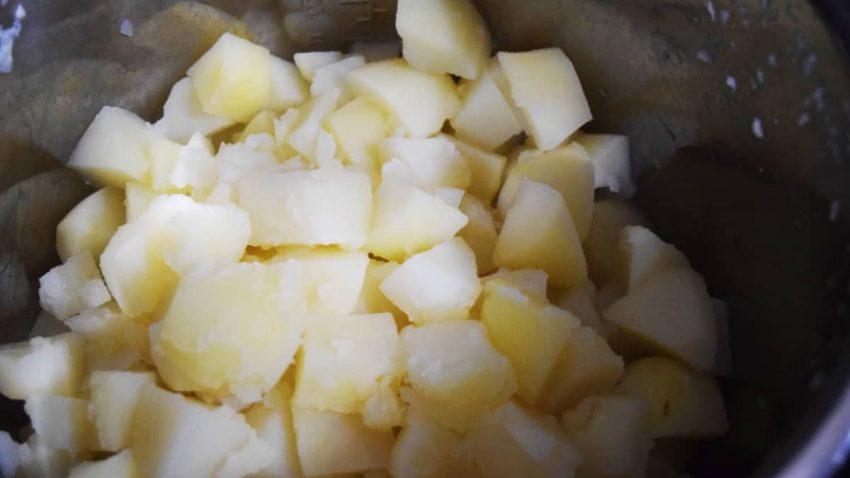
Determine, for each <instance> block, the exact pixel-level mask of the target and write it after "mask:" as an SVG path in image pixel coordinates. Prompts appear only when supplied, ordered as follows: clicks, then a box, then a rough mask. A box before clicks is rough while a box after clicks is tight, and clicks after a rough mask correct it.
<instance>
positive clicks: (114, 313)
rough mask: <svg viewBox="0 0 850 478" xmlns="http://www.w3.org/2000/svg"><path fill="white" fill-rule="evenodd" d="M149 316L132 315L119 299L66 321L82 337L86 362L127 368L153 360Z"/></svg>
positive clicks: (107, 367)
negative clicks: (116, 302)
mask: <svg viewBox="0 0 850 478" xmlns="http://www.w3.org/2000/svg"><path fill="white" fill-rule="evenodd" d="M149 320H150V317H149V316H139V317H133V318H131V317H129V316H127V315H126V314H124V313H122V312H121V310H120V309H119V308H118V305H117V304H115V302H114V301H113V302H109V303H107V304H104V305H102V306H100V307H97V308H95V309H88V310H86V311H84V312H82V313H80V314H79V315H75V316H74V317H71V318H69V319H68V320H66V321H65V324H66V325H67V326H68V328H69V329H71V331H73V332H74V333H76V334H78V335H79V336H80V337H82V339H83V341H84V345H83V352H84V354H85V365H86V369H87V370H88V372H89V373H93V372H95V371H98V370H126V369H128V368H132V367H135V366H138V365H140V364H141V363H147V364H150V363H152V359H151V356H150V345H149V341H148V328H147V322H148V321H149Z"/></svg>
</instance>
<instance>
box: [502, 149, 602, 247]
mask: <svg viewBox="0 0 850 478" xmlns="http://www.w3.org/2000/svg"><path fill="white" fill-rule="evenodd" d="M523 179H530V180H531V181H536V182H538V183H543V184H546V185H549V186H551V187H553V188H555V189H557V190H558V192H560V193H561V195H562V196H563V197H564V201H565V202H566V204H567V208H569V210H570V216H571V217H572V219H573V223H574V224H575V226H576V231H578V235H579V237H580V238H581V239H582V240H584V239H585V238H586V237H587V234H588V232H589V230H590V223H591V220H592V218H593V164H591V162H590V159H589V158H588V157H587V154H586V153H585V152H584V149H583V148H582V147H581V146H579V145H578V144H576V143H571V144H569V145H567V146H563V147H561V148H558V149H555V150H553V151H549V152H546V153H541V154H539V155H535V156H533V157H531V158H529V159H527V160H523V161H518V162H517V163H516V165H515V166H514V167H513V168H511V170H510V171H509V172H508V174H507V177H506V178H505V184H504V185H503V186H502V190H501V192H500V193H499V203H498V206H499V214H501V215H502V217H504V215H505V213H506V211H507V210H508V208H510V206H511V205H512V204H513V202H514V201H515V200H516V195H517V191H518V190H519V185H520V182H522V180H523Z"/></svg>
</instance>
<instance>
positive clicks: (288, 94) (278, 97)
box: [263, 56, 310, 113]
mask: <svg viewBox="0 0 850 478" xmlns="http://www.w3.org/2000/svg"><path fill="white" fill-rule="evenodd" d="M269 80H270V81H271V94H270V95H269V98H268V100H267V101H266V104H265V105H263V109H265V110H270V111H274V112H276V113H283V112H284V111H286V109H287V108H291V107H293V106H297V105H300V104H301V103H303V102H305V101H307V99H308V98H309V97H310V88H309V86H307V82H306V81H304V78H302V77H301V74H300V73H299V72H298V69H297V68H296V67H295V65H293V64H292V63H290V62H288V61H286V60H284V59H282V58H278V57H276V56H270V57H269Z"/></svg>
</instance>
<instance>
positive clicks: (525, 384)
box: [481, 280, 580, 405]
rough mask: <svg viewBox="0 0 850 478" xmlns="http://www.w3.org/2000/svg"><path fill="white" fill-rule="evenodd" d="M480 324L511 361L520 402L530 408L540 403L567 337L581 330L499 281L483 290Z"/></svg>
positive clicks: (561, 312) (572, 320)
mask: <svg viewBox="0 0 850 478" xmlns="http://www.w3.org/2000/svg"><path fill="white" fill-rule="evenodd" d="M481 322H483V323H484V325H485V326H486V327H487V332H488V333H489V336H490V340H492V341H493V345H494V346H495V347H496V349H497V350H499V352H501V353H502V354H504V355H505V356H506V357H507V358H508V360H510V362H511V367H512V368H513V370H514V373H515V374H516V378H517V382H518V384H519V396H520V398H522V399H523V401H525V403H528V404H532V405H534V404H536V403H537V401H538V400H539V399H540V394H541V393H542V392H543V389H544V387H545V386H546V383H547V382H548V380H549V376H550V375H551V373H552V370H553V369H554V368H555V365H556V364H557V361H558V358H559V357H560V356H561V353H562V350H563V349H564V347H565V346H566V345H567V344H568V338H569V336H570V335H571V334H573V333H575V331H576V330H577V329H578V328H579V326H580V325H579V321H578V319H576V318H575V317H573V315H572V314H570V313H569V312H567V311H565V310H561V309H559V308H557V307H555V306H553V305H551V304H549V303H547V302H543V301H541V300H540V299H539V298H535V297H532V296H528V295H526V294H524V293H523V292H522V290H520V289H518V288H516V287H512V286H511V285H510V284H509V283H505V282H502V281H499V280H492V281H489V282H488V283H487V286H486V288H485V289H484V303H483V305H482V307H481Z"/></svg>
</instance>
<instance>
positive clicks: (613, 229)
mask: <svg viewBox="0 0 850 478" xmlns="http://www.w3.org/2000/svg"><path fill="white" fill-rule="evenodd" d="M646 224H647V221H646V218H644V216H643V214H642V213H641V212H640V211H638V210H637V208H635V207H634V206H633V205H632V204H631V203H629V202H627V201H624V200H622V199H605V200H603V201H596V202H594V203H593V221H592V222H591V224H590V231H589V232H588V234H587V238H586V239H585V240H584V250H585V253H586V255H587V266H588V269H589V272H590V278H591V280H593V283H594V284H596V285H597V286H598V287H600V288H601V287H603V286H604V285H605V284H607V283H608V281H609V280H611V278H612V277H614V275H615V273H616V272H617V267H618V261H619V253H618V251H619V244H620V231H621V230H622V229H623V228H624V227H626V226H634V225H642V226H645V225H646ZM600 292H601V291H600Z"/></svg>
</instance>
